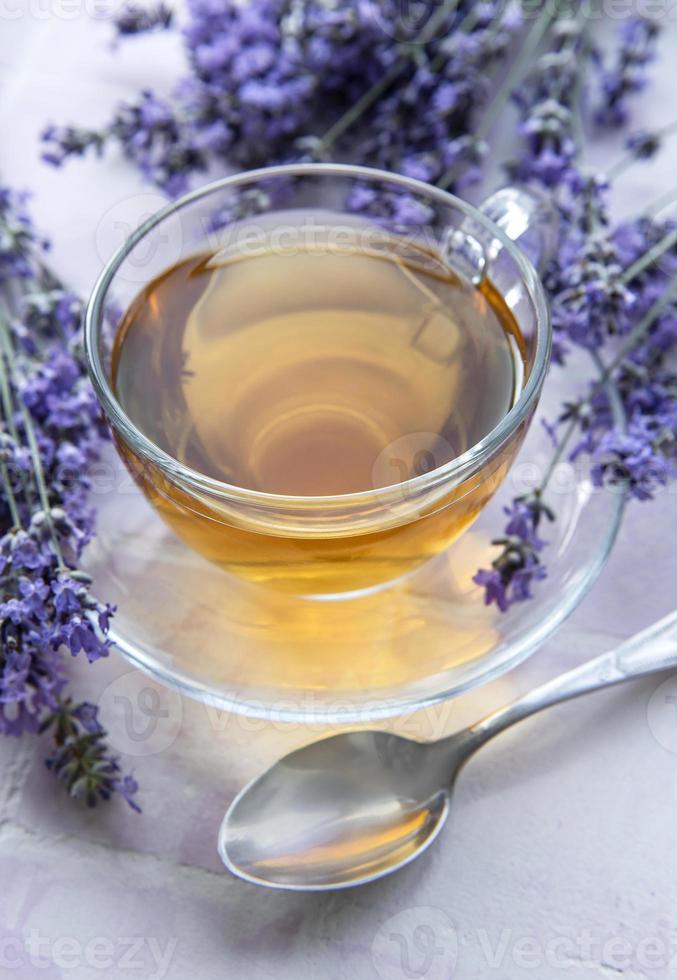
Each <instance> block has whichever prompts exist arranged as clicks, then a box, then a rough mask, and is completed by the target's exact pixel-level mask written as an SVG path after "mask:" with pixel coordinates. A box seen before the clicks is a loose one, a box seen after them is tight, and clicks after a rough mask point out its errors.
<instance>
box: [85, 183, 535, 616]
mask: <svg viewBox="0 0 677 980" xmlns="http://www.w3.org/2000/svg"><path fill="white" fill-rule="evenodd" d="M360 195H361V198H362V200H365V199H367V200H368V201H369V208H368V210H367V213H366V214H365V213H364V210H363V211H362V212H361V213H359V214H357V213H355V211H354V210H353V209H352V205H351V202H354V200H355V198H356V196H360ZM215 216H216V219H217V220H215ZM318 229H319V231H318ZM551 233H552V217H551V214H550V213H549V211H548V208H547V204H546V202H543V201H538V200H536V199H534V198H533V196H531V195H529V194H527V193H526V192H523V191H520V190H516V189H506V190H504V191H500V192H498V193H497V194H496V195H494V196H493V197H492V198H490V199H489V201H488V202H486V204H485V205H484V207H483V209H482V211H480V210H478V209H476V208H474V207H472V206H471V205H469V204H467V203H465V202H463V201H461V200H459V199H458V198H455V197H453V196H452V195H450V194H448V193H446V192H444V191H440V190H438V189H436V188H433V187H430V186H428V185H425V184H422V183H420V182H418V181H413V180H409V179H407V178H404V177H399V176H395V175H389V174H385V173H380V172H378V171H374V170H369V169H365V168H359V167H351V166H339V165H329V164H327V165H324V164H317V165H310V164H309V165H299V166H285V167H277V168H269V169H265V170H259V171H254V172H251V173H247V174H239V175H236V176H234V177H229V178H225V179H223V180H220V181H216V182H214V183H212V184H209V185H207V186H205V187H202V188H199V189H198V190H196V191H194V192H192V193H190V194H188V195H186V196H185V197H183V198H182V199H180V200H178V201H176V202H175V203H172V204H170V205H168V206H167V207H166V208H164V209H162V210H161V211H159V212H158V213H157V214H155V215H153V216H152V217H151V218H150V219H149V220H147V221H145V222H144V223H143V224H142V225H141V226H140V227H139V228H138V230H137V231H136V232H134V233H133V234H132V235H131V236H130V237H129V239H128V240H127V241H126V242H125V243H124V245H123V246H122V247H121V248H120V249H119V250H118V252H117V253H116V254H115V255H114V256H113V257H112V258H111V260H110V261H109V262H108V264H107V265H106V267H105V269H104V271H103V273H102V274H101V276H100V278H99V280H98V282H97V284H96V286H95V288H94V291H93V294H92V297H91V301H90V304H89V308H88V312H87V321H86V344H87V352H88V357H89V365H90V372H91V376H92V380H93V383H94V386H95V389H96V392H97V395H98V397H99V399H100V402H101V404H102V406H103V409H104V412H105V415H106V417H107V419H108V421H109V423H110V425H111V428H112V431H113V436H114V439H115V443H116V446H117V448H118V450H119V452H120V454H121V456H122V458H123V459H124V461H125V463H126V464H127V466H128V467H129V469H130V471H131V473H132V474H133V476H134V479H135V480H136V482H137V483H138V485H139V486H140V487H141V489H142V490H143V492H144V494H145V495H146V497H147V498H148V499H149V501H150V502H151V503H152V504H153V506H154V507H155V508H156V509H157V511H158V512H159V514H160V515H161V516H162V517H163V518H164V520H165V521H166V522H167V523H168V524H169V526H170V527H171V528H172V529H173V530H174V531H175V532H176V533H177V534H178V535H179V536H180V537H181V538H183V539H184V540H185V541H186V542H187V543H188V544H189V545H190V546H191V547H193V548H194V549H195V550H197V551H199V552H200V553H201V554H203V555H204V556H205V557H206V558H208V559H210V560H211V561H214V562H216V563H217V564H219V565H220V566H221V567H222V568H224V569H225V570H226V571H228V572H230V573H233V574H235V575H238V576H240V577H243V578H245V579H248V580H250V581H253V582H256V583H259V584H262V585H267V586H271V587H274V588H276V589H279V590H283V591H286V592H290V593H293V594H295V595H301V596H312V597H316V598H341V597H344V596H349V595H355V594H360V593H362V592H365V591H367V590H371V589H375V588H381V587H383V586H386V585H389V584H390V583H392V582H394V581H396V580H398V579H400V578H402V577H403V576H405V575H408V574H409V573H411V572H412V571H414V570H415V569H416V568H417V567H418V566H420V565H421V564H423V563H424V562H425V561H427V560H428V559H429V558H431V557H433V556H435V555H437V554H438V553H440V552H441V551H443V550H444V549H445V548H447V547H448V545H449V544H451V542H452V541H454V540H455V539H456V538H457V537H458V536H459V535H460V534H461V533H462V532H463V531H464V530H465V529H466V528H467V527H468V526H469V525H470V524H471V523H472V521H473V520H474V518H475V517H476V516H477V515H478V514H479V513H480V511H481V510H482V508H483V507H484V505H485V504H486V503H487V501H488V500H489V499H490V498H491V496H492V495H493V494H494V492H495V491H496V489H497V488H498V486H499V485H500V483H501V482H502V480H503V479H504V477H505V475H506V473H507V471H508V469H509V467H510V464H511V462H512V460H513V459H514V457H515V455H516V453H517V451H518V449H519V447H520V445H521V443H522V440H523V438H524V435H525V433H526V430H527V427H528V425H529V422H530V420H531V418H532V415H533V411H534V409H535V407H536V404H537V401H538V397H539V393H540V390H541V387H542V384H543V380H544V377H545V372H546V368H547V364H548V358H549V352H550V344H551V330H550V323H549V318H548V313H547V305H546V302H545V297H544V294H543V289H542V286H541V284H540V280H539V277H538V274H537V272H536V270H535V268H534V264H532V261H530V259H529V258H527V256H526V254H525V251H526V252H528V253H529V254H530V255H531V257H532V258H533V259H534V261H535V262H536V263H538V261H539V260H540V259H542V257H543V256H544V254H545V253H546V252H547V249H548V247H549V241H550V237H551ZM318 234H319V236H320V238H321V241H322V247H323V248H326V249H329V248H331V249H334V250H338V251H339V252H340V250H341V249H342V248H345V247H346V242H348V241H352V240H353V239H354V237H355V235H359V237H360V241H362V242H366V243H367V245H368V247H369V249H371V250H372V251H373V252H383V250H391V249H392V248H393V247H396V248H398V249H405V250H408V249H414V250H418V252H417V254H419V255H422V254H426V255H428V256H433V257H434V259H435V261H438V260H441V261H443V262H444V264H445V266H447V267H449V268H450V269H451V270H453V273H454V275H456V276H458V277H461V278H462V279H463V280H464V281H467V282H468V283H470V284H472V286H473V288H480V286H481V284H482V283H487V282H488V283H490V284H491V288H492V289H493V290H495V291H497V294H499V295H500V297H501V298H502V301H503V303H504V304H505V306H506V307H507V309H508V310H509V311H510V313H511V314H512V316H513V317H514V319H515V321H516V322H517V324H518V327H519V333H520V338H521V366H522V369H523V377H522V378H521V379H520V384H519V391H518V392H517V393H516V395H515V398H514V402H513V403H512V404H511V405H510V406H509V408H508V410H507V411H506V412H505V414H504V415H502V417H501V418H500V420H499V421H498V422H497V424H495V425H494V426H493V427H492V428H491V429H490V431H488V432H486V433H485V434H484V435H483V436H482V438H480V439H479V440H478V441H477V442H475V443H474V444H472V445H470V446H468V447H464V449H463V451H462V452H460V453H459V454H457V455H453V454H450V453H446V455H445V454H443V453H442V454H438V453H437V448H436V445H437V444H435V443H433V442H431V441H430V440H429V439H428V438H427V435H428V434H426V433H421V432H418V431H412V432H411V433H409V434H407V435H406V436H404V437H401V438H399V439H397V440H395V441H394V442H393V443H392V445H390V446H388V447H386V449H385V450H383V451H382V452H380V453H379V454H378V458H376V459H374V468H373V472H374V480H373V485H372V486H370V487H367V488H366V489H360V490H358V491H353V492H347V493H334V494H327V495H313V494H312V493H310V494H308V495H304V494H303V493H294V494H287V493H273V492H266V491H262V490H259V489H252V488H249V487H246V486H240V485H237V484H235V483H232V484H231V483H228V482H224V481H223V480H220V479H216V478H215V477H214V476H213V474H209V473H205V472H201V471H199V470H197V469H194V468H191V467H190V466H189V465H187V464H186V462H185V461H181V460H180V459H178V458H176V457H175V456H173V455H172V454H171V453H170V452H168V451H167V448H166V447H163V446H162V445H159V444H158V440H157V439H154V438H153V437H152V433H150V434H149V431H148V429H147V428H146V429H145V430H142V427H140V426H139V425H138V420H137V419H134V418H132V417H130V414H129V413H128V412H127V411H126V410H125V408H124V407H123V405H122V404H121V401H120V399H119V398H118V396H117V394H116V389H115V384H114V378H113V375H114V370H115V357H116V353H115V352H116V330H115V329H114V328H113V327H111V323H110V318H109V317H107V309H109V308H110V307H111V306H113V305H114V306H115V307H120V306H122V307H129V305H130V304H131V302H132V301H133V300H135V298H136V297H137V296H138V294H139V293H140V291H142V290H143V288H144V287H145V286H146V285H147V284H148V283H150V282H151V281H153V280H155V279H156V277H158V276H159V275H161V274H162V273H163V272H164V270H165V269H167V268H168V267H170V266H172V265H174V264H176V263H177V262H180V261H181V260H183V259H185V258H187V257H189V256H192V255H195V254H200V253H203V252H208V253H210V254H216V255H219V256H224V255H227V254H228V253H229V252H232V251H233V249H234V248H235V249H237V250H239V251H241V250H242V248H243V247H246V248H249V249H251V250H252V254H254V253H255V252H256V249H257V248H260V247H261V242H262V240H265V242H266V243H268V244H269V243H270V242H271V241H274V242H276V246H275V247H276V248H279V249H280V250H282V251H284V250H285V249H286V250H289V249H294V248H296V249H298V248H299V247H301V248H304V247H306V246H307V243H308V236H309V235H312V236H314V239H315V238H316V237H317V235H318ZM516 241H519V242H520V244H521V245H522V246H523V249H524V251H523V250H522V249H521V248H519V247H516V244H515V242H516ZM421 250H424V251H421ZM440 257H441V259H440ZM273 299H274V296H273ZM384 301H385V300H384ZM449 457H451V458H449ZM384 472H385V473H386V474H388V473H389V474H393V481H392V482H389V481H388V479H387V478H384V477H383V474H384Z"/></svg>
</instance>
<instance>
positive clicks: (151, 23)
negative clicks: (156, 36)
mask: <svg viewBox="0 0 677 980" xmlns="http://www.w3.org/2000/svg"><path fill="white" fill-rule="evenodd" d="M173 19H174V14H173V12H172V10H171V8H170V7H168V6H167V5H166V4H165V3H162V2H160V3H157V4H156V5H155V6H152V7H140V6H137V5H136V4H133V3H130V4H127V5H126V6H125V7H123V8H122V10H121V11H120V12H119V13H118V14H117V15H116V17H115V20H114V24H115V28H116V30H117V32H118V35H120V36H121V37H124V36H128V35H131V34H147V33H148V32H149V31H155V30H167V29H168V28H169V27H171V26H172V21H173Z"/></svg>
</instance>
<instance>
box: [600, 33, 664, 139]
mask: <svg viewBox="0 0 677 980" xmlns="http://www.w3.org/2000/svg"><path fill="white" fill-rule="evenodd" d="M658 35H659V27H658V24H657V23H656V22H655V21H653V20H651V19H650V18H648V17H631V18H630V19H629V20H627V21H626V22H625V23H624V24H622V26H621V28H620V31H619V41H618V49H617V51H616V59H615V63H614V64H613V66H611V67H606V66H605V65H604V63H603V61H602V60H601V59H600V69H601V70H600V87H601V103H600V105H599V106H598V108H597V111H596V113H595V118H596V121H597V123H598V124H600V125H603V126H611V127H619V126H622V125H624V123H626V122H627V120H628V116H629V107H628V101H629V98H630V96H632V95H635V94H636V93H638V92H640V91H641V90H642V89H643V88H644V87H645V85H646V84H647V67H648V65H650V64H651V62H652V61H653V60H654V59H655V57H656V41H657V38H658Z"/></svg>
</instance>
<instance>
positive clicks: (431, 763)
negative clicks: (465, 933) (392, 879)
mask: <svg viewBox="0 0 677 980" xmlns="http://www.w3.org/2000/svg"><path fill="white" fill-rule="evenodd" d="M459 746H460V741H459ZM434 748H435V746H431V745H426V744H424V743H421V742H414V741H411V740H410V739H406V738H402V737H400V736H398V735H392V734H390V733H387V732H350V733H347V734H343V735H334V736H331V737H329V738H326V739H322V740H320V741H318V742H314V743H313V744H311V745H308V746H305V747H304V748H301V749H298V750H297V751H295V752H292V753H291V754H290V755H287V756H285V758H284V759H281V760H280V762H278V763H277V764H276V765H274V766H273V767H272V768H271V769H269V770H268V771H267V772H265V773H263V775H262V776H260V777H259V778H258V779H256V780H255V781H254V782H253V783H250V785H249V786H248V787H246V788H245V790H244V791H243V792H242V793H240V794H239V796H237V797H236V799H235V800H234V801H233V803H232V804H231V806H230V808H229V810H228V812H227V814H226V817H225V819H224V821H223V824H222V826H221V833H220V836H219V853H220V855H221V858H222V859H223V861H224V863H225V864H226V866H227V867H228V868H229V869H230V870H231V871H233V872H234V873H235V874H237V875H239V876H240V877H241V878H246V879H248V880H249V881H253V882H256V883H257V884H263V885H268V886H270V887H273V888H276V887H277V888H286V889H292V890H294V889H301V890H303V891H308V890H312V891H321V890H323V889H328V888H332V889H333V888H342V887H344V888H345V887H348V886H351V885H357V884H363V883H365V882H367V881H371V880H373V879H375V878H379V877H381V875H383V874H384V873H386V872H388V871H392V870H394V869H395V868H400V867H402V866H403V865H405V864H407V863H408V862H409V861H411V860H412V859H413V858H414V857H416V856H417V855H418V854H420V853H421V851H422V850H424V849H425V848H426V847H428V846H429V844H431V843H432V841H433V840H434V839H435V837H436V836H437V834H438V833H439V831H440V830H441V828H442V826H443V824H444V821H445V820H446V817H447V813H448V812H449V794H450V788H451V783H452V782H453V775H454V774H453V773H450V753H449V748H450V746H449V743H448V742H447V743H446V751H445V752H444V753H442V752H438V753H434V752H432V751H431V750H432V749H434ZM458 758H459V763H460V762H461V761H462V760H463V758H464V753H461V752H459V753H458Z"/></svg>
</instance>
